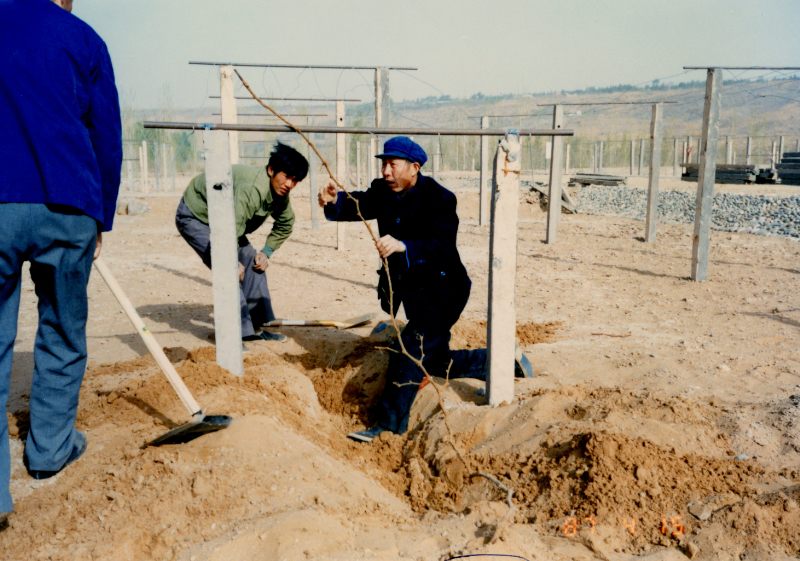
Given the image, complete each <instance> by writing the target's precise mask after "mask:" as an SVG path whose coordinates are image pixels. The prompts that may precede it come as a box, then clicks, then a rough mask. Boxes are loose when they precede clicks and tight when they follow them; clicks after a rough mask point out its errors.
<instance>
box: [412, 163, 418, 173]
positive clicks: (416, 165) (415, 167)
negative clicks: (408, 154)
mask: <svg viewBox="0 0 800 561" xmlns="http://www.w3.org/2000/svg"><path fill="white" fill-rule="evenodd" d="M411 165H412V166H414V173H419V168H420V165H419V164H418V163H417V162H411Z"/></svg>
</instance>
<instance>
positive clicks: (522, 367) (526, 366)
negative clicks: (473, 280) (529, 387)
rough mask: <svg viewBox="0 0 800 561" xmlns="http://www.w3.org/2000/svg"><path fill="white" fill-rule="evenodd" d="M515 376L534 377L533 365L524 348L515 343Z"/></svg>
mask: <svg viewBox="0 0 800 561" xmlns="http://www.w3.org/2000/svg"><path fill="white" fill-rule="evenodd" d="M514 377H515V378H533V366H531V361H530V360H528V357H526V356H525V354H523V352H522V349H520V348H519V347H518V346H517V345H514Z"/></svg>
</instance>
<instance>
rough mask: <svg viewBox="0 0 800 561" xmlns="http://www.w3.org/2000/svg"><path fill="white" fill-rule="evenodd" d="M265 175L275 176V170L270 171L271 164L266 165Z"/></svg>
mask: <svg viewBox="0 0 800 561" xmlns="http://www.w3.org/2000/svg"><path fill="white" fill-rule="evenodd" d="M267 175H269V176H270V177H274V176H275V172H274V171H272V166H267Z"/></svg>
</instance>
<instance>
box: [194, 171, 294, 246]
mask: <svg viewBox="0 0 800 561" xmlns="http://www.w3.org/2000/svg"><path fill="white" fill-rule="evenodd" d="M232 173H233V206H234V210H235V212H236V235H237V237H239V238H241V237H242V236H243V235H244V234H249V233H250V232H253V231H255V230H256V229H258V227H259V226H261V225H262V224H263V223H264V221H265V220H266V219H267V217H268V216H272V218H273V219H274V220H275V223H274V224H273V225H272V231H271V232H270V233H269V235H268V236H267V241H266V243H265V244H264V249H262V250H261V251H263V252H264V254H266V256H267V257H271V256H272V254H273V252H274V251H275V250H276V249H278V248H279V247H280V246H281V244H283V242H285V241H286V239H287V238H288V237H289V236H290V235H291V233H292V226H293V225H294V211H293V210H292V204H291V202H290V201H289V195H286V196H284V197H281V196H279V195H278V194H277V193H275V191H273V190H272V186H271V185H270V180H269V175H267V168H266V166H244V165H239V164H237V165H234V166H232ZM183 202H184V203H186V206H187V207H188V208H189V210H190V211H192V214H194V216H195V218H197V219H198V220H200V221H201V222H205V223H206V224H208V198H207V197H206V174H205V173H201V174H200V175H198V176H197V177H195V178H194V179H192V181H191V182H189V186H188V187H187V188H186V191H184V192H183Z"/></svg>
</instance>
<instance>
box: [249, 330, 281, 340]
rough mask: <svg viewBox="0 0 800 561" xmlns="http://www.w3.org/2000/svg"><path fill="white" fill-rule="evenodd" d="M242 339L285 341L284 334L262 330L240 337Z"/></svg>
mask: <svg viewBox="0 0 800 561" xmlns="http://www.w3.org/2000/svg"><path fill="white" fill-rule="evenodd" d="M242 341H276V342H278V343H282V342H283V341H286V335H282V334H280V333H272V332H270V331H266V330H264V331H262V332H261V333H256V334H255V335H246V336H244V337H242Z"/></svg>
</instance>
